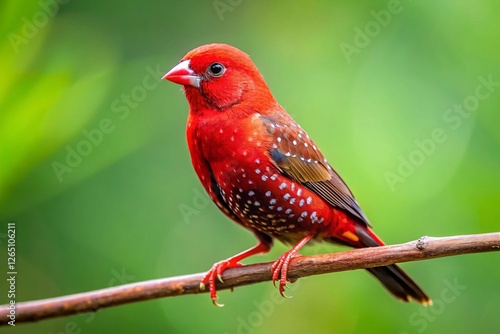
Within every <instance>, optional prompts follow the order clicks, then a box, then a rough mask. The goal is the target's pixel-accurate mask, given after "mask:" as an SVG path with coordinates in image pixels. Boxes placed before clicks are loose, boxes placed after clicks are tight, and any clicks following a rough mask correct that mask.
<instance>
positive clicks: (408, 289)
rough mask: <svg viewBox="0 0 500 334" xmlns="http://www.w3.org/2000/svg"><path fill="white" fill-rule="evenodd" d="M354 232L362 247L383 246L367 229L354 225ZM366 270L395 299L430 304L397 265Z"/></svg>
mask: <svg viewBox="0 0 500 334" xmlns="http://www.w3.org/2000/svg"><path fill="white" fill-rule="evenodd" d="M355 231H356V235H357V236H358V237H359V242H360V243H361V244H362V245H363V246H364V247H377V246H383V245H384V242H383V241H382V240H381V239H380V238H379V237H378V236H377V235H376V234H375V233H373V232H372V231H371V230H370V228H369V227H365V226H363V225H361V224H356V227H355ZM367 270H368V271H369V272H370V273H371V274H372V275H373V276H375V277H376V278H377V279H378V280H379V281H380V282H382V284H383V285H384V286H385V287H386V289H387V290H388V291H389V292H390V293H391V294H393V295H394V296H395V297H396V298H398V299H400V300H402V301H405V302H408V301H410V300H411V299H413V300H414V301H416V302H419V303H421V304H423V305H431V304H432V301H431V299H430V298H429V296H427V294H426V293H425V292H424V291H423V290H422V289H421V288H420V287H419V286H418V285H417V283H415V282H414V281H413V280H412V279H411V278H410V276H408V275H407V274H406V273H405V272H404V271H403V270H402V269H401V268H399V267H398V266H397V265H395V264H393V265H390V266H387V267H375V268H368V269H367Z"/></svg>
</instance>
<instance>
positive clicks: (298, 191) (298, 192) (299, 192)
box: [297, 188, 302, 196]
mask: <svg viewBox="0 0 500 334" xmlns="http://www.w3.org/2000/svg"><path fill="white" fill-rule="evenodd" d="M301 195H302V188H299V190H297V196H301Z"/></svg>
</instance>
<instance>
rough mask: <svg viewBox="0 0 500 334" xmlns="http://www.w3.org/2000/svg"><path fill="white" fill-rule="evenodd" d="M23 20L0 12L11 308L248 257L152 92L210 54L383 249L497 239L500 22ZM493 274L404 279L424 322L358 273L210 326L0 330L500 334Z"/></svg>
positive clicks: (336, 14) (469, 265)
mask: <svg viewBox="0 0 500 334" xmlns="http://www.w3.org/2000/svg"><path fill="white" fill-rule="evenodd" d="M61 2H62V1H61ZM66 2H67V1H66ZM26 3H31V4H22V3H21V2H20V1H13V0H12V1H6V2H5V1H4V2H2V5H1V8H0V31H1V33H2V44H0V64H1V67H2V74H1V76H0V242H1V244H0V247H2V248H4V249H3V250H2V251H1V252H0V254H1V258H0V261H1V262H0V268H4V269H5V268H6V261H7V260H6V256H5V255H6V251H5V250H6V240H7V238H6V230H7V222H8V221H10V220H13V221H15V222H16V243H17V271H18V276H17V298H16V300H17V301H26V300H34V299H41V298H47V297H53V296H62V295H67V294H71V293H77V292H83V291H89V290H94V289H99V288H104V287H108V286H114V285H119V284H123V283H130V282H135V281H141V280H147V279H154V278H161V277H168V276H176V275H182V274H189V273H196V272H201V271H204V270H207V269H208V268H209V267H210V266H211V265H212V264H213V263H214V262H216V261H219V260H221V259H224V258H227V257H229V256H231V255H233V254H236V253H237V252H239V251H241V250H243V249H246V248H248V247H250V246H252V245H253V244H254V243H255V240H254V238H253V236H252V235H251V233H249V232H247V231H245V230H244V229H242V228H241V227H239V226H237V225H236V224H234V223H232V222H230V221H229V220H228V219H226V218H225V217H224V216H223V215H222V214H221V213H220V212H218V210H217V208H216V207H215V205H213V204H212V203H209V202H208V199H207V197H206V196H205V194H204V192H203V189H202V187H201V185H200V183H199V181H198V179H197V177H196V175H195V173H194V171H193V170H192V167H191V165H190V159H189V155H188V152H187V147H186V144H185V138H184V127H185V121H186V117H187V109H188V107H187V103H186V101H185V98H184V96H183V94H182V93H181V91H180V88H179V86H177V85H174V84H172V83H169V82H166V81H161V80H160V77H161V75H162V74H163V73H165V72H166V71H167V70H169V69H170V68H171V67H173V66H174V65H175V64H176V63H177V62H178V61H179V59H180V58H181V57H182V56H183V55H184V54H185V53H186V52H187V51H189V50H190V49H192V48H194V47H196V46H199V45H202V44H205V43H210V42H225V43H229V44H232V45H235V46H237V47H239V48H240V49H242V50H244V51H245V52H247V53H249V54H250V55H251V56H252V59H253V60H254V62H255V63H256V64H257V66H258V67H259V69H260V71H261V72H262V73H263V75H264V77H265V78H266V80H267V82H268V84H269V86H270V87H271V90H272V91H273V93H274V94H275V96H276V97H277V99H278V101H280V103H281V104H282V105H283V106H284V107H285V108H286V109H287V110H288V112H289V113H290V114H291V115H292V116H293V117H294V118H295V119H296V120H297V121H298V122H299V123H300V124H301V125H302V127H303V128H305V129H306V130H307V131H308V133H309V134H310V135H311V136H312V137H313V138H314V139H315V141H316V142H317V143H318V145H319V146H320V147H321V149H322V151H323V153H324V154H325V156H326V157H327V158H328V159H329V161H330V162H331V163H332V164H333V165H334V166H335V168H336V169H337V171H339V173H340V174H341V175H342V176H343V178H344V179H345V180H346V181H347V183H348V184H349V185H350V187H351V189H352V190H353V192H354V193H355V194H356V196H357V199H358V201H359V202H360V204H361V206H362V207H363V208H364V211H365V212H366V214H367V215H368V216H369V217H370V220H371V221H372V223H373V225H374V228H375V231H376V232H377V233H378V234H379V235H380V236H381V237H382V238H384V240H385V241H386V242H387V243H389V244H392V243H401V242H406V241H410V240H414V239H416V238H418V237H420V236H422V235H431V236H445V235H459V234H471V233H484V232H491V231H495V230H496V231H498V230H499V228H498V220H497V218H495V217H496V214H497V209H498V203H499V201H500V191H499V186H500V177H499V169H500V154H499V153H500V152H499V144H500V127H499V121H500V116H499V110H498V109H499V108H498V106H499V105H500V84H499V83H500V66H499V59H500V39H499V38H498V36H499V34H500V25H499V24H498V12H499V10H500V4H499V3H497V2H493V1H476V2H473V3H472V2H467V1H438V2H435V1H410V0H406V1H401V2H400V3H399V4H397V3H395V2H393V1H389V2H387V1H369V2H366V3H365V4H359V3H354V2H351V1H336V2H335V3H334V2H332V1H302V2H300V1H297V2H293V4H292V3H291V2H290V3H285V2H283V1H282V2H280V1H275V2H270V1H243V0H221V1H212V0H208V1H177V2H172V1H147V2H142V3H141V4H139V3H133V2H124V1H77V0H73V1H69V2H67V3H65V4H59V3H57V2H56V1H51V0H42V1H40V2H38V1H31V2H26ZM481 80H483V81H485V80H486V81H488V80H489V81H490V82H491V84H490V86H488V87H486V86H485V85H484V83H482V81H481ZM476 94H479V95H477V96H479V97H480V98H479V99H478V98H477V96H476ZM460 106H463V107H462V110H464V111H463V113H459V112H458V111H457V110H458V109H459V108H461V107H460ZM467 108H468V109H467ZM89 137H90V138H91V139H92V140H93V142H91V141H90V140H89V139H88V138H89ZM75 152H76V153H75ZM78 152H81V153H78ZM341 249H342V248H340V247H335V246H329V245H316V246H311V247H306V249H305V250H304V251H303V254H315V253H324V252H329V251H338V250H341ZM286 250H287V248H286V247H285V246H283V245H282V244H279V243H278V244H277V245H276V246H275V247H274V248H273V250H272V251H271V253H269V254H268V255H265V256H261V257H257V256H256V257H254V258H251V259H250V260H249V261H246V263H249V262H258V261H271V260H273V259H276V258H277V257H278V256H279V254H281V253H283V252H284V251H286ZM498 264H499V254H498V253H490V254H476V255H468V256H457V257H449V258H444V259H438V260H432V261H425V262H414V263H408V264H403V265H402V266H403V267H404V268H405V269H406V270H407V271H408V272H409V273H410V274H411V276H412V277H414V278H415V280H417V281H418V282H419V284H420V285H421V286H422V287H423V288H424V289H425V290H426V292H428V293H429V295H430V296H431V297H432V298H433V299H434V301H435V307H434V308H428V309H424V308H422V307H421V306H419V305H417V304H415V303H412V304H402V303H399V302H398V301H396V300H394V299H393V298H392V297H391V296H390V295H389V294H388V293H387V292H386V291H385V290H384V289H383V288H382V287H381V285H380V284H379V283H378V282H377V281H376V280H374V279H373V278H372V277H371V276H370V275H368V274H367V273H365V272H364V271H351V272H342V273H336V274H330V275H322V276H316V277H311V278H307V279H302V280H300V281H299V282H297V283H295V284H294V285H292V288H291V289H290V291H289V294H290V295H293V299H290V300H283V299H276V298H275V295H276V290H275V288H273V286H272V284H271V283H269V282H267V283H262V284H257V285H253V286H247V287H241V288H237V289H236V290H235V291H234V292H233V293H231V292H229V291H223V292H221V293H220V298H221V302H223V303H225V304H226V306H225V307H224V308H222V309H219V308H215V307H213V306H212V304H211V303H210V299H209V297H208V295H206V294H203V295H190V296H184V297H176V298H168V299H162V300H154V301H148V302H141V303H135V304H129V305H125V306H120V307H115V308H110V309H105V310H102V311H99V312H98V313H96V314H95V315H92V314H90V315H89V314H85V315H78V316H73V317H67V318H60V319H54V320H47V321H42V322H40V323H34V324H19V325H18V326H16V327H15V328H2V329H0V330H1V331H5V332H8V331H10V332H14V331H17V332H19V333H53V334H56V333H57V334H59V333H68V334H69V333H71V334H73V333H121V332H124V333H156V332H163V333H305V332H309V333H443V332H453V333H472V332H478V333H479V332H480V333H498V332H499V331H500V322H499V321H498V312H499V311H498V310H499V309H500V293H499V292H500V288H499V282H500V270H499V266H498ZM6 271H7V270H6V269H5V270H4V272H6ZM3 275H6V273H5V274H3ZM3 277H5V276H3ZM4 282H5V281H4ZM449 285H458V288H454V289H450V288H449ZM4 288H5V284H4V283H2V284H1V291H0V302H1V303H6V302H7V301H8V298H7V296H6V291H5V289H4Z"/></svg>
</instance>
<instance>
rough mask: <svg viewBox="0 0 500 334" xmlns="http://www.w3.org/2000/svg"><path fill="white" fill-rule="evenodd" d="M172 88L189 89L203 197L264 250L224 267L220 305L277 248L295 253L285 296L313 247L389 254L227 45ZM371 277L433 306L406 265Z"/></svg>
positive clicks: (178, 74)
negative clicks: (230, 280) (376, 249)
mask: <svg viewBox="0 0 500 334" xmlns="http://www.w3.org/2000/svg"><path fill="white" fill-rule="evenodd" d="M164 78H165V79H168V80H170V81H172V82H175V83H178V84H181V85H183V86H184V91H185V94H186V97H187V100H188V102H189V106H190V112H189V118H188V122H187V141H188V146H189V151H190V153H191V160H192V164H193V166H194V169H195V171H196V173H197V174H198V177H199V178H200V180H201V182H202V184H203V187H204V188H205V189H206V190H207V192H208V194H209V196H210V198H211V199H212V200H213V201H214V202H215V203H216V204H217V206H218V207H219V208H220V209H221V211H222V212H224V213H225V214H226V215H227V216H228V217H229V218H231V219H232V220H233V221H235V222H236V223H238V224H240V225H242V226H243V227H245V228H247V229H249V230H251V231H252V232H253V233H254V234H255V235H256V237H257V238H258V240H259V244H258V245H257V246H255V247H253V248H251V249H248V250H247V251H245V252H242V253H240V254H238V255H235V256H233V257H231V258H229V259H227V260H224V261H221V262H218V263H216V264H214V266H213V267H212V269H211V270H210V271H209V272H208V274H207V275H206V276H205V278H204V279H203V280H202V285H203V286H204V285H205V284H207V283H208V284H209V288H210V294H211V298H212V300H213V301H214V303H215V304H217V302H216V301H217V294H216V289H215V283H216V279H217V277H218V278H219V279H220V275H221V274H222V272H223V271H224V270H225V269H227V268H231V267H236V266H240V265H241V264H240V263H239V261H241V260H242V259H244V258H246V257H248V256H251V255H253V254H257V253H264V252H267V251H269V249H270V247H271V246H272V242H273V239H278V240H280V241H281V242H283V243H285V244H290V245H294V247H293V248H292V249H291V250H290V251H289V252H287V253H285V254H283V255H282V256H281V257H280V258H279V259H278V260H277V261H276V262H275V263H274V265H273V268H272V270H273V280H277V279H278V278H279V279H280V284H279V290H280V293H281V294H283V293H284V287H285V284H286V276H287V269H288V264H289V262H290V260H291V259H292V258H293V257H295V256H297V255H298V250H299V249H300V248H301V247H302V246H303V245H305V244H306V243H307V242H308V241H310V240H316V241H330V242H336V243H340V244H344V245H348V246H352V247H373V246H380V245H383V242H382V241H381V240H380V238H378V237H377V236H376V235H375V234H374V233H373V232H372V230H371V228H370V224H369V222H368V219H367V218H366V216H365V215H364V213H363V212H362V210H361V208H360V207H359V205H358V203H357V202H356V200H355V199H354V196H353V195H352V193H351V191H350V190H349V188H348V187H347V185H346V184H345V183H344V181H343V180H342V179H341V178H340V176H339V175H338V174H337V173H336V172H335V171H334V169H333V168H332V167H331V166H330V165H329V164H328V162H327V160H326V159H325V158H324V156H323V155H322V153H321V152H320V150H319V149H318V147H317V146H316V144H315V143H314V142H313V141H312V140H311V139H310V138H309V136H308V135H307V133H306V132H305V131H304V130H302V129H301V128H300V126H299V125H298V124H297V123H296V122H295V121H294V120H293V119H292V118H291V117H290V116H289V115H288V114H287V112H286V111H285V110H284V109H283V108H282V107H281V106H280V105H279V104H278V102H277V101H276V100H275V98H274V97H273V95H272V93H271V91H270V90H269V88H268V86H267V84H266V83H265V81H264V78H263V77H262V76H261V74H260V72H259V71H258V70H257V68H256V67H255V65H254V64H253V62H252V61H251V60H250V57H249V56H248V55H247V54H245V53H243V52H242V51H240V50H238V49H236V48H234V47H232V46H229V45H225V44H210V45H205V46H201V47H198V48H196V49H194V50H192V51H190V52H189V53H188V54H186V56H184V58H182V60H181V62H180V63H179V64H178V65H177V66H176V67H174V68H173V69H172V70H171V71H169V72H168V73H167V74H166V75H165V77H164ZM369 271H370V272H371V273H372V274H373V275H375V276H376V277H377V278H378V279H379V280H380V281H381V282H382V283H383V284H384V285H385V287H386V288H387V289H388V290H389V291H390V292H391V293H392V294H393V295H394V296H396V297H397V298H398V299H401V300H403V301H409V300H410V299H414V300H415V301H417V302H420V303H422V304H428V303H430V302H431V301H430V299H429V297H428V296H427V295H426V294H425V293H424V292H423V291H422V290H421V289H420V288H419V287H418V285H417V284H416V283H414V282H413V280H412V279H411V278H410V277H409V276H408V275H406V274H405V273H404V272H403V271H402V270H401V269H400V268H399V267H397V266H396V265H392V266H388V267H378V268H371V269H369Z"/></svg>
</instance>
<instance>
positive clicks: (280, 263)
mask: <svg viewBox="0 0 500 334" xmlns="http://www.w3.org/2000/svg"><path fill="white" fill-rule="evenodd" d="M313 237H314V235H313V234H309V235H307V236H305V237H304V238H302V239H300V241H299V242H298V243H297V244H296V245H295V246H293V248H292V249H290V250H289V251H288V252H286V253H283V254H282V255H281V256H280V257H279V258H278V260H276V262H274V263H273V265H272V267H271V272H272V273H273V284H275V282H276V281H277V280H278V278H279V279H280V283H279V292H280V294H281V296H282V297H286V296H285V287H286V281H287V273H288V266H289V265H290V261H291V260H292V259H293V258H294V257H297V255H298V254H299V250H300V249H301V248H302V247H303V246H304V245H305V244H306V243H307V242H308V241H309V240H311V239H312V238H313Z"/></svg>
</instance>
